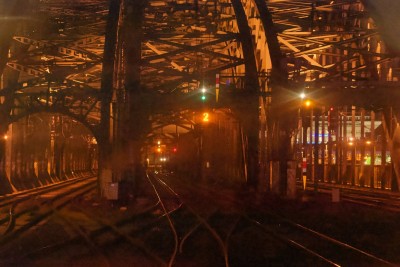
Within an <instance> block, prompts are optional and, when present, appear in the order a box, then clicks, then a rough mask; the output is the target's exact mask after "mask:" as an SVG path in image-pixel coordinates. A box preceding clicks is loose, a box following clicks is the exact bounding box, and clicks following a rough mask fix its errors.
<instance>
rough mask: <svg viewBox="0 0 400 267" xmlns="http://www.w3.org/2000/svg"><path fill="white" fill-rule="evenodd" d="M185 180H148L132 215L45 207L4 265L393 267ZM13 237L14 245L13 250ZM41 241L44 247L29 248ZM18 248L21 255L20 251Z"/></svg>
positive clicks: (227, 193)
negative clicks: (43, 218)
mask: <svg viewBox="0 0 400 267" xmlns="http://www.w3.org/2000/svg"><path fill="white" fill-rule="evenodd" d="M183 180H184V179H179V178H178V177H169V176H163V175H149V176H148V180H147V186H146V189H145V191H146V193H145V196H144V197H143V198H142V200H143V199H144V200H146V201H145V203H142V204H140V205H139V203H138V202H140V201H141V200H140V199H138V200H137V201H136V205H134V208H132V209H131V208H130V207H128V208H127V209H118V208H116V206H115V205H114V206H112V207H111V206H110V207H107V205H104V203H103V205H99V206H88V205H89V204H90V203H85V202H82V201H81V200H77V198H74V200H72V201H70V202H69V203H68V204H65V205H64V206H58V205H61V202H58V200H54V199H52V200H49V199H47V200H46V201H45V203H46V204H45V205H48V206H49V207H48V208H47V212H48V213H49V216H48V217H47V219H45V220H43V221H39V222H38V223H36V224H35V225H34V226H32V228H30V227H28V226H25V227H27V229H26V231H24V232H21V235H19V234H16V233H18V231H22V230H19V229H23V226H22V228H18V227H16V228H13V229H11V230H9V232H7V233H6V235H5V236H7V238H3V239H2V240H3V241H0V242H1V246H0V260H1V261H0V262H1V263H2V264H8V265H12V264H14V265H17V266H31V265H30V264H38V263H40V264H43V266H54V265H57V264H60V263H65V262H71V263H74V264H76V265H79V264H86V265H88V264H90V265H95V266H112V267H114V266H177V267H180V266H182V267H183V266H202V267H207V266H210V267H215V266H217V267H218V266H225V267H228V266H229V267H236V266H237V267H239V266H240V267H243V266H251V267H257V266H355V265H354V263H357V264H358V265H357V266H395V265H394V264H393V263H391V262H389V261H387V260H385V259H384V258H381V257H379V256H375V255H373V253H371V252H369V251H368V250H367V249H363V248H358V247H356V246H354V245H352V244H351V243H349V242H345V241H341V240H339V239H337V238H335V237H334V236H333V235H330V234H328V233H322V232H321V231H317V230H315V229H311V228H310V227H307V226H306V225H304V224H300V223H297V222H294V221H292V220H289V219H287V218H285V217H284V216H282V215H281V214H279V212H275V211H274V210H273V209H272V208H271V207H266V206H264V205H261V204H260V203H259V202H258V201H257V199H255V198H254V196H253V195H252V194H243V192H240V191H235V190H230V189H228V188H218V187H216V186H215V185H212V186H210V185H201V184H200V183H196V184H191V183H188V182H187V181H183ZM75 191H76V190H75ZM46 194H48V195H51V193H46ZM48 197H49V196H48ZM59 198H61V196H59ZM43 200H44V199H43ZM57 203H58V204H57ZM92 204H93V203H92ZM4 207H5V206H4ZM125 208H126V207H125ZM43 210H45V209H43ZM50 213H51V215H50ZM14 214H16V213H14ZM41 214H42V216H44V215H45V214H47V213H41ZM49 224H50V226H51V227H50V228H46V227H47V226H48V225H49ZM21 225H22V224H21ZM20 227H21V226H20ZM29 229H30V230H32V229H35V231H36V232H42V233H44V234H45V236H42V235H39V233H35V231H30V230H29ZM41 229H42V230H41ZM49 229H50V230H49ZM51 229H52V230H51ZM54 229H62V231H60V233H57V236H55V237H54V238H52V237H51V235H49V233H51V231H54ZM12 235H14V237H15V239H17V240H18V242H17V243H15V242H11V239H14V238H11V236H12ZM38 236H40V242H37V241H36V243H38V244H36V243H35V246H32V245H30V246H29V241H32V240H33V239H34V238H35V237H36V238H37V237H38ZM7 239H8V240H7ZM0 240H1V239H0ZM6 241H7V242H6ZM8 241H10V243H8ZM11 244H14V245H13V246H11ZM19 246H22V250H19V251H16V247H19ZM5 255H7V257H8V258H7V260H4V257H5ZM8 265H6V266H8Z"/></svg>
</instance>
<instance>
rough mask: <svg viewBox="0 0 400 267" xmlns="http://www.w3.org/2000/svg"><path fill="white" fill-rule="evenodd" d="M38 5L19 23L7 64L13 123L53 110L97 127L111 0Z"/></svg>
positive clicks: (7, 97) (7, 94) (5, 105)
mask: <svg viewBox="0 0 400 267" xmlns="http://www.w3.org/2000/svg"><path fill="white" fill-rule="evenodd" d="M33 8H34V9H33V10H32V11H31V19H30V20H26V21H22V22H21V23H20V26H18V28H17V31H16V32H17V35H16V36H14V37H13V42H14V43H13V45H12V46H11V49H10V51H9V58H8V61H7V65H6V66H7V68H6V69H5V72H6V74H7V76H6V77H8V79H7V80H5V81H4V85H5V86H4V87H3V89H2V90H1V92H0V95H1V96H2V97H4V99H5V101H4V102H3V103H2V104H3V111H5V112H7V113H9V118H8V123H11V122H13V121H16V120H17V119H19V118H20V117H23V116H25V115H27V114H30V113H35V112H40V111H49V112H58V113H63V114H66V115H69V116H71V117H73V118H75V119H77V120H79V121H81V122H82V123H84V124H85V125H86V126H87V127H89V128H90V129H91V130H92V132H96V130H97V128H98V127H99V126H98V125H99V121H100V115H99V114H100V102H101V100H102V96H101V94H100V77H101V71H102V65H101V63H102V57H103V47H104V28H105V21H106V17H107V13H108V10H107V8H108V5H107V1H101V0H92V1H83V2H82V1H79V2H70V1H46V2H41V3H39V4H38V5H36V6H33Z"/></svg>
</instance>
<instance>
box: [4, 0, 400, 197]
mask: <svg viewBox="0 0 400 267" xmlns="http://www.w3.org/2000/svg"><path fill="white" fill-rule="evenodd" d="M384 2H385V1H380V2H379V3H376V2H374V1H369V0H332V1H331V0H329V1H326V0H302V1H294V0H270V1H269V0H175V1H173V0H171V1H170V0H167V1H159V0H108V1H107V0H7V1H5V0H3V1H0V19H1V24H0V75H1V82H0V89H1V90H0V103H1V104H0V136H1V137H2V138H1V140H0V155H1V156H0V162H1V163H0V179H1V180H0V181H1V187H0V193H1V194H7V193H11V192H15V191H19V190H24V189H27V188H33V187H37V186H43V185H46V184H49V183H54V182H57V181H59V180H63V179H69V178H70V177H74V176H76V175H80V173H82V172H88V171H97V170H98V175H99V181H100V185H101V187H100V188H101V189H102V190H101V193H102V194H104V195H106V194H107V190H106V189H107V185H108V184H110V183H112V182H117V181H121V180H124V179H126V177H127V176H132V175H133V176H134V177H136V178H139V177H140V176H141V173H142V170H143V168H144V167H147V168H153V169H154V170H161V171H162V170H166V169H168V170H170V171H176V172H180V173H183V174H186V175H192V178H193V179H229V180H234V181H239V182H242V183H244V184H246V185H247V186H249V187H253V188H255V189H256V190H259V191H268V190H270V191H273V192H276V193H278V194H283V195H285V194H286V192H287V191H288V190H289V191H290V190H291V186H292V184H293V180H294V178H296V177H297V179H300V178H302V177H303V176H304V177H306V178H307V179H308V180H309V181H311V182H314V183H316V182H317V181H324V182H330V183H343V184H352V185H357V186H367V187H372V188H382V189H383V190H393V191H397V190H398V189H399V178H400V166H399V163H400V152H399V147H400V137H399V131H400V128H399V127H398V121H397V118H398V115H399V114H398V112H399V109H398V108H397V107H398V104H397V102H398V101H399V94H400V91H399V89H400V83H399V79H400V71H399V70H400V60H399V59H400V58H399V57H398V52H399V50H398V47H397V46H396V45H397V44H396V39H395V34H393V31H394V30H395V29H394V28H395V27H393V26H391V25H395V23H394V22H392V24H391V23H388V21H391V20H393V19H394V18H391V17H390V16H391V11H390V10H385V9H384V8H383V4H384ZM387 2H388V1H387ZM391 4H393V3H391ZM392 9H395V7H393V8H392ZM391 27H393V28H391Z"/></svg>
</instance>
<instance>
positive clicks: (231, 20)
mask: <svg viewBox="0 0 400 267" xmlns="http://www.w3.org/2000/svg"><path fill="white" fill-rule="evenodd" d="M148 2H149V3H148V7H147V8H146V11H145V13H146V16H145V23H144V32H145V34H144V41H143V47H142V69H141V79H142V84H144V85H145V86H146V87H147V88H151V89H153V90H155V91H157V92H159V93H189V92H192V91H194V90H197V89H199V88H200V86H202V85H205V86H207V87H211V88H214V86H215V77H216V74H219V75H220V77H221V80H220V81H221V83H222V84H227V83H228V84H232V85H234V86H235V87H236V88H240V89H243V88H244V79H243V78H244V74H245V59H244V55H243V51H242V46H241V44H240V36H239V30H238V26H237V22H236V16H235V13H234V9H233V7H232V4H231V3H230V1H215V0H214V1H157V0H150V1H148Z"/></svg>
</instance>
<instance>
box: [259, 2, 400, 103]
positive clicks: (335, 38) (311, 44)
mask: <svg viewBox="0 0 400 267" xmlns="http://www.w3.org/2000/svg"><path fill="white" fill-rule="evenodd" d="M254 2H255V6H257V7H258V12H257V9H255V11H254V9H253V10H252V12H253V13H252V14H253V17H255V18H256V19H257V17H258V16H259V17H260V19H261V21H260V22H259V23H258V24H257V25H260V26H259V28H260V27H261V25H262V26H263V27H262V28H263V29H262V31H265V35H266V36H267V38H268V39H269V40H267V42H268V47H269V48H270V49H271V52H272V53H273V54H271V58H273V60H272V62H274V66H273V68H275V69H279V71H280V72H281V73H287V74H288V76H287V77H288V81H289V83H290V86H291V87H292V88H296V87H297V88H299V89H298V90H305V89H306V88H310V89H309V90H310V91H315V90H320V91H323V94H327V93H328V94H329V93H331V92H332V91H335V90H336V89H341V90H346V89H347V91H349V90H351V91H352V93H353V94H355V95H356V96H357V97H358V98H360V97H361V98H362V97H363V95H366V94H365V92H364V91H363V88H365V87H366V83H369V82H370V81H374V82H377V81H378V82H387V83H388V82H390V83H392V84H395V86H397V82H398V81H399V74H400V73H398V72H397V70H398V67H399V66H398V64H399V58H398V57H397V55H396V54H394V53H392V51H391V50H390V49H389V46H388V45H387V44H385V41H386V40H385V39H383V37H382V35H381V34H380V33H379V29H378V27H377V26H376V22H375V20H374V15H375V14H374V10H368V9H367V8H366V7H365V6H364V5H363V2H362V1H359V0H351V1H348V0H340V1H319V0H306V1H285V0H284V1H259V0H255V1H254ZM261 2H262V3H261ZM366 2H368V1H366ZM263 6H264V7H266V8H267V9H268V11H269V13H267V14H265V10H263V9H262V8H263ZM375 17H376V16H375ZM265 27H269V28H265ZM254 32H255V33H257V31H254ZM258 36H259V34H258ZM275 36H276V38H277V41H278V43H279V51H277V49H276V45H275V40H274V38H275ZM256 40H259V41H258V42H260V43H261V44H265V40H264V39H263V38H260V37H258V38H256ZM256 42H257V41H256ZM258 42H257V43H258ZM274 45H275V46H274ZM257 47H263V46H262V45H258V44H257ZM264 47H265V46H264ZM262 52H264V53H265V48H264V51H262ZM266 52H268V51H266ZM276 53H280V55H276ZM278 61H279V62H278ZM272 65H273V64H272V63H271V67H272ZM387 83H382V84H381V86H379V87H380V88H382V87H385V86H386V84H387ZM373 86H374V87H375V86H376V83H375V84H374V85H373ZM391 87H392V88H393V85H392V86H391ZM358 89H359V90H358ZM359 91H360V92H359ZM320 95H322V94H320ZM367 97H368V96H367ZM354 99H355V97H354V98H353V100H354ZM349 102H350V101H349ZM359 102H360V101H359ZM364 102H365V103H364V104H363V105H368V99H366V100H365V101H364ZM336 103H337V102H334V103H333V104H336ZM384 104H385V103H383V105H384Z"/></svg>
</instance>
